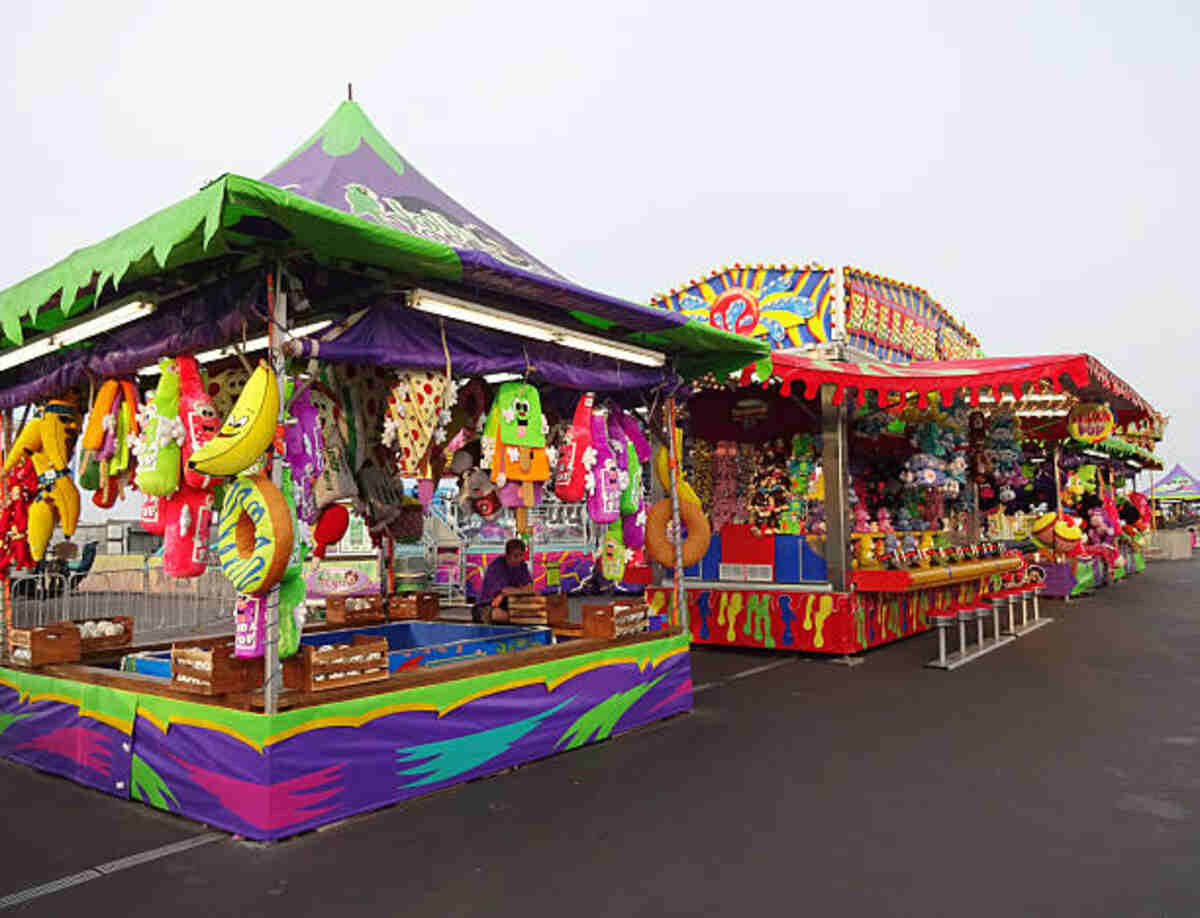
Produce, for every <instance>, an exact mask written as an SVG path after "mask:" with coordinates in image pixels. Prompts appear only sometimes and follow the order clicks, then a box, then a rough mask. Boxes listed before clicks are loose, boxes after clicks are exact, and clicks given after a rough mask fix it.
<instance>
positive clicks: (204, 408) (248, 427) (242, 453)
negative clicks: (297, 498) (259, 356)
mask: <svg viewBox="0 0 1200 918" xmlns="http://www.w3.org/2000/svg"><path fill="white" fill-rule="evenodd" d="M179 369H180V382H181V384H182V386H183V396H182V399H181V401H180V418H181V419H182V420H183V423H184V427H185V429H186V430H187V431H188V436H187V438H186V439H185V440H184V445H183V461H184V468H185V469H186V471H185V476H186V478H187V483H188V484H189V485H191V486H192V487H193V488H204V489H207V488H210V487H212V484H213V482H212V479H213V478H215V477H230V476H233V475H240V474H241V473H242V472H244V471H246V470H247V469H249V468H250V467H251V466H252V465H254V464H255V463H256V462H258V461H259V460H260V459H261V458H262V456H263V454H264V453H265V452H266V451H267V448H268V447H270V445H271V441H272V440H273V439H274V437H275V428H276V426H278V424H279V384H278V382H277V380H276V378H275V371H274V370H273V369H271V367H270V366H269V365H268V364H267V362H266V361H263V360H260V361H259V363H258V367H257V368H256V369H255V371H254V373H252V374H251V376H250V380H249V381H248V382H247V383H246V386H245V388H243V389H242V392H241V394H240V395H239V396H238V399H237V401H236V402H235V403H234V405H233V408H232V409H231V410H230V412H229V416H228V417H227V418H226V419H225V423H224V424H220V423H219V421H220V418H219V416H218V415H217V411H216V409H215V408H214V407H213V403H212V399H211V398H210V397H209V395H208V390H207V388H206V387H205V386H204V385H203V384H202V383H201V381H200V374H199V371H198V369H197V368H196V362H195V359H194V358H192V357H181V358H179ZM214 419H215V420H216V421H217V422H218V423H217V425H214V424H213V421H214ZM218 425H219V429H214V428H216V427H218ZM201 437H203V439H201Z"/></svg>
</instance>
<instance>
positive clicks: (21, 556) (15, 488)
mask: <svg viewBox="0 0 1200 918" xmlns="http://www.w3.org/2000/svg"><path fill="white" fill-rule="evenodd" d="M5 483H6V485H7V487H8V501H7V502H6V503H5V504H4V507H3V509H0V569H2V570H7V569H8V568H9V567H10V566H11V567H13V568H14V569H16V570H18V571H27V570H31V569H32V568H33V566H34V560H33V555H31V554H30V552H29V504H30V501H32V500H33V499H34V497H35V496H36V494H37V489H38V477H37V472H35V471H34V470H33V463H32V462H31V461H30V460H29V459H28V458H25V459H21V460H20V461H18V462H17V463H16V464H15V465H14V466H13V468H12V470H11V471H9V472H8V473H7V474H6V475H5Z"/></svg>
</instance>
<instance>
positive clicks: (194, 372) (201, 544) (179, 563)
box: [130, 355, 221, 577]
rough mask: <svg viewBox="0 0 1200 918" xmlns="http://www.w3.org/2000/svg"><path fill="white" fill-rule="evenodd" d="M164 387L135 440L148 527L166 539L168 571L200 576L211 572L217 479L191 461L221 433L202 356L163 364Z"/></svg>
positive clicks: (145, 411) (161, 379)
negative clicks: (202, 369) (210, 539)
mask: <svg viewBox="0 0 1200 918" xmlns="http://www.w3.org/2000/svg"><path fill="white" fill-rule="evenodd" d="M159 366H160V369H161V371H162V372H161V374H160V376H159V381H158V387H157V388H156V389H155V392H154V395H153V397H152V398H151V399H150V400H149V401H148V402H147V403H146V407H145V408H144V409H143V423H142V425H141V431H140V433H139V434H137V435H133V436H131V437H130V441H131V448H132V451H133V453H134V454H135V455H136V456H137V460H138V466H137V475H136V481H137V485H138V487H139V488H140V489H141V490H142V492H143V493H144V494H145V495H146V502H145V504H144V505H143V506H142V514H141V522H142V528H144V529H145V530H146V531H147V532H152V533H155V534H159V535H162V536H163V571H164V573H166V574H167V576H169V577H199V576H200V575H201V574H203V573H204V572H205V570H207V569H208V537H209V532H210V530H211V527H212V518H213V493H212V492H213V489H214V488H215V487H216V485H217V482H216V480H215V479H214V478H213V477H211V476H210V475H208V474H205V473H204V472H201V471H199V470H197V469H194V468H190V467H189V465H190V460H192V459H193V458H194V456H196V455H197V454H200V453H201V450H203V449H204V447H205V446H206V445H207V444H209V443H210V442H211V441H212V440H213V439H214V438H215V437H216V436H217V433H218V431H219V430H220V429H221V417H220V415H218V414H217V412H216V409H215V408H214V407H213V404H212V399H211V398H209V395H208V390H207V388H206V387H205V385H204V380H203V379H202V377H201V375H200V368H199V366H198V365H197V363H196V358H195V357H191V356H188V355H184V356H180V357H177V358H176V359H175V360H163V361H162V362H161V363H160V364H159Z"/></svg>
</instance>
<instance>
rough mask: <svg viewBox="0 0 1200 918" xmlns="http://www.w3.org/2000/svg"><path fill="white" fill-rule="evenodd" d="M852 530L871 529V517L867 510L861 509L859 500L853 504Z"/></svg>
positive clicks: (864, 530) (866, 530)
mask: <svg viewBox="0 0 1200 918" xmlns="http://www.w3.org/2000/svg"><path fill="white" fill-rule="evenodd" d="M854 531H855V532H870V531H871V517H870V516H869V515H868V514H867V511H866V510H865V509H863V505H862V502H861V501H859V503H857V504H855V506H854Z"/></svg>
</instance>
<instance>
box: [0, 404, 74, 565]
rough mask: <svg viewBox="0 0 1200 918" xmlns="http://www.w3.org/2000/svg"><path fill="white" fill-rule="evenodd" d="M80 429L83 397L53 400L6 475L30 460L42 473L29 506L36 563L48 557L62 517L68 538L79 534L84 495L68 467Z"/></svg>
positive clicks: (29, 425)
mask: <svg viewBox="0 0 1200 918" xmlns="http://www.w3.org/2000/svg"><path fill="white" fill-rule="evenodd" d="M79 428H80V417H79V397H78V395H75V394H72V395H69V396H66V397H64V398H56V399H51V400H50V401H48V402H46V404H45V405H42V406H41V407H39V408H38V409H37V410H36V411H35V413H34V416H33V418H31V419H30V420H29V421H27V422H26V424H25V426H24V427H22V428H21V432H20V433H19V434H18V435H17V439H16V441H15V442H14V443H13V446H12V450H11V451H10V452H9V454H8V458H7V459H6V461H5V463H4V471H5V473H8V472H11V471H12V470H13V469H14V468H16V466H17V465H18V464H19V463H20V462H21V461H22V460H24V459H26V458H28V459H29V460H30V461H31V462H32V465H33V470H34V471H35V472H36V473H37V477H38V493H37V496H36V497H35V498H34V499H33V500H32V501H31V502H30V504H29V514H28V529H27V532H28V537H29V551H30V554H31V555H32V556H33V560H34V561H41V560H42V559H43V558H44V557H45V556H46V547H47V546H48V545H49V544H50V536H51V534H52V533H53V532H54V523H55V520H56V519H57V521H58V524H59V525H60V526H61V527H62V531H63V535H65V536H66V537H67V538H70V537H71V536H72V535H74V533H75V524H76V523H77V522H78V521H79V491H78V489H77V488H76V487H75V482H74V481H72V480H71V472H70V469H69V468H68V467H67V466H68V463H69V462H70V461H71V455H72V454H73V453H74V451H75V441H76V439H77V437H78V436H79Z"/></svg>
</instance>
